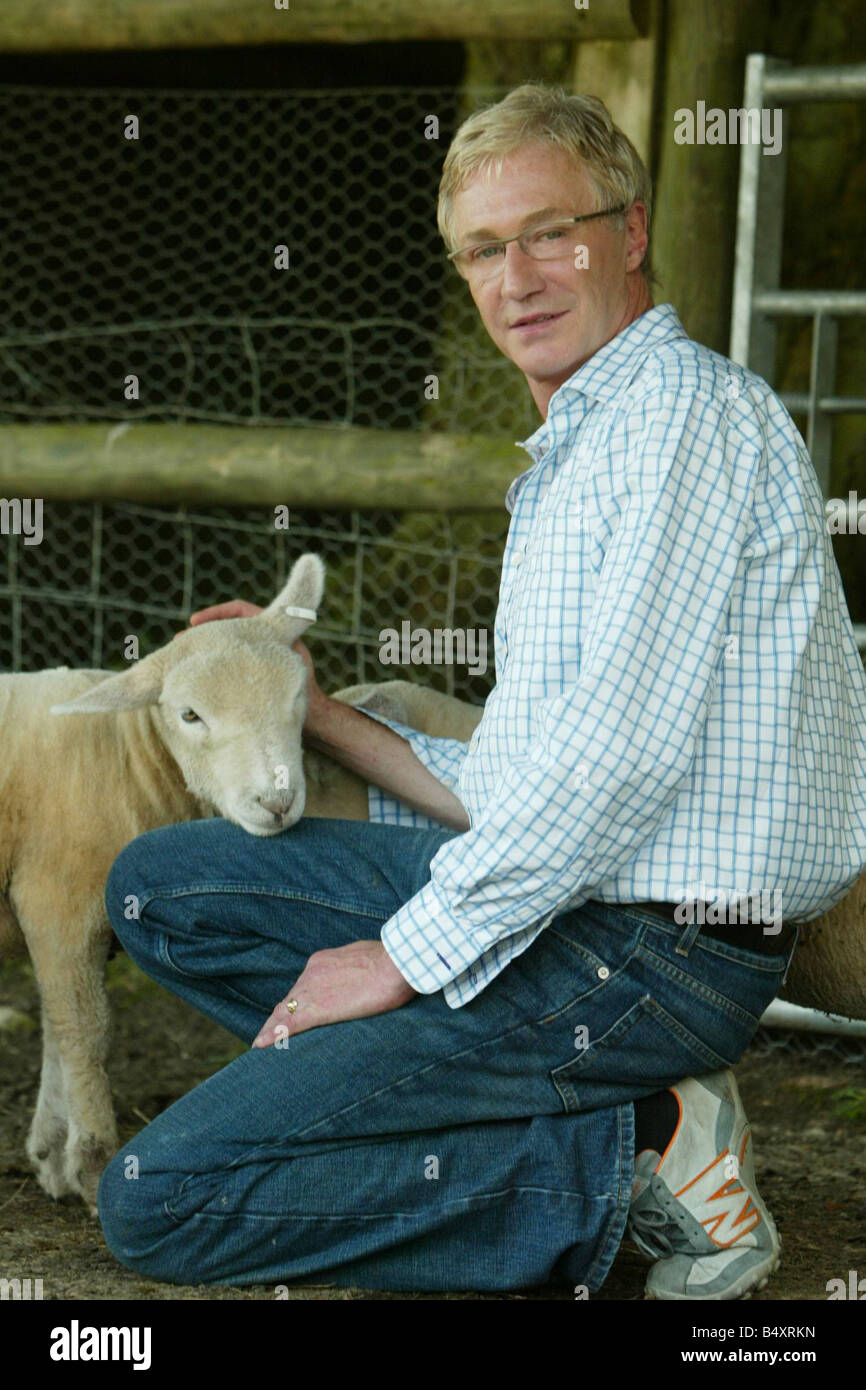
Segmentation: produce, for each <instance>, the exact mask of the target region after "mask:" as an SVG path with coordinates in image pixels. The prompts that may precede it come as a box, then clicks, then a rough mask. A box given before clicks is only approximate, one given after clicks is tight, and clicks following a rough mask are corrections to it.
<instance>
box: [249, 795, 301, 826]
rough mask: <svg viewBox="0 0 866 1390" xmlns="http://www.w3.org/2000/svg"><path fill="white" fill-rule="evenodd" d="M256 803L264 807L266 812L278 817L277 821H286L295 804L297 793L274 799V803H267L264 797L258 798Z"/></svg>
mask: <svg viewBox="0 0 866 1390" xmlns="http://www.w3.org/2000/svg"><path fill="white" fill-rule="evenodd" d="M256 801H257V802H258V803H259V805H260V806H264V808H265V810H266V811H270V813H271V815H272V816H276V818H277V820H285V818H286V816H287V815H288V814H289V811H290V810H291V809H292V807H293V806H294V804H295V793H294V792H292V793H291V794H290V795H289V794H286V795H285V796H278V797H274V799H273V801H265V799H264V797H261V796H257V797H256Z"/></svg>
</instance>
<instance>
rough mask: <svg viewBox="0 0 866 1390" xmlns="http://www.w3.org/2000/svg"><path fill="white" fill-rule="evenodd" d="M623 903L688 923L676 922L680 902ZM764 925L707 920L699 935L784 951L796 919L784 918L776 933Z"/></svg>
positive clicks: (746, 946)
mask: <svg viewBox="0 0 866 1390" xmlns="http://www.w3.org/2000/svg"><path fill="white" fill-rule="evenodd" d="M700 905H701V904H700V903H696V904H695V907H696V909H697V908H699V907H700ZM620 906H621V907H637V908H640V910H641V912H649V913H650V914H652V915H653V916H655V917H663V918H664V919H665V921H668V922H674V923H675V924H676V925H677V926H679V925H682V926H683V927H685V925H686V924H685V923H682V924H680V923H678V922H676V919H675V917H674V911H675V909H676V908H677V907H678V906H680V904H678V903H667V902H651V903H621V904H620ZM709 906H710V904H709V903H704V904H703V908H704V916H706V911H707V908H708V907H709ZM696 915H700V914H696ZM764 925H766V924H762V923H761V922H731V923H728V922H717V923H714V922H704V923H703V925H702V926H701V930H700V936H707V937H710V938H711V939H712V940H713V941H725V942H727V944H728V945H729V946H742V947H743V949H744V950H746V951H758V952H760V954H761V955H765V956H781V955H784V954H785V952H786V951H787V950H788V947H789V946H790V944H791V942H792V940H793V939H794V934H795V932H796V927H795V926H794V924H793V922H782V924H781V930H780V931H779V932H777V933H776V934H775V935H771V934H769V933H768V934H765V933H764ZM773 925H775V924H773Z"/></svg>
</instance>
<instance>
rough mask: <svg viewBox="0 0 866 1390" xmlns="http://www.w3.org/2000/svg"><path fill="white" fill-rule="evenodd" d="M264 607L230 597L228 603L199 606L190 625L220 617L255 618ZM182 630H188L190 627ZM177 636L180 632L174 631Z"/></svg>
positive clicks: (192, 615) (193, 625) (195, 625)
mask: <svg viewBox="0 0 866 1390" xmlns="http://www.w3.org/2000/svg"><path fill="white" fill-rule="evenodd" d="M261 612H262V609H261V607H260V606H259V604H257V603H249V602H248V601H247V600H246V599H244V598H233V599H229V600H228V602H226V603H212V604H210V605H209V606H208V607H207V608H199V609H197V610H196V612H195V613H190V615H189V626H190V627H198V626H199V624H200V623H210V622H213V621H214V620H215V619H219V618H254V617H255V616H256V615H257V614H258V613H261ZM181 631H183V632H188V631H189V628H182V629H181ZM174 636H175V637H179V636H180V632H175V633H174Z"/></svg>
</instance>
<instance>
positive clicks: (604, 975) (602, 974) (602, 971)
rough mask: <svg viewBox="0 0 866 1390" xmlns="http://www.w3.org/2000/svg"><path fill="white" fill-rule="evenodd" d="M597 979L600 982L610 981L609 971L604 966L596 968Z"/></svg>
mask: <svg viewBox="0 0 866 1390" xmlns="http://www.w3.org/2000/svg"><path fill="white" fill-rule="evenodd" d="M598 978H599V979H600V980H608V979H610V971H609V970H608V968H607V966H606V965H600V966H599V967H598Z"/></svg>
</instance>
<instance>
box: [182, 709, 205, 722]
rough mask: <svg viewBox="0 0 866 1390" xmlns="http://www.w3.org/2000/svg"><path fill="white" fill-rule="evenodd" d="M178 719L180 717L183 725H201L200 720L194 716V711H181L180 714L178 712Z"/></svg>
mask: <svg viewBox="0 0 866 1390" xmlns="http://www.w3.org/2000/svg"><path fill="white" fill-rule="evenodd" d="M180 717H181V719H182V720H183V722H184V723H185V724H200V723H201V719H200V718H199V716H198V715H197V714H196V712H195V710H194V709H182V710H181V712H180Z"/></svg>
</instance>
